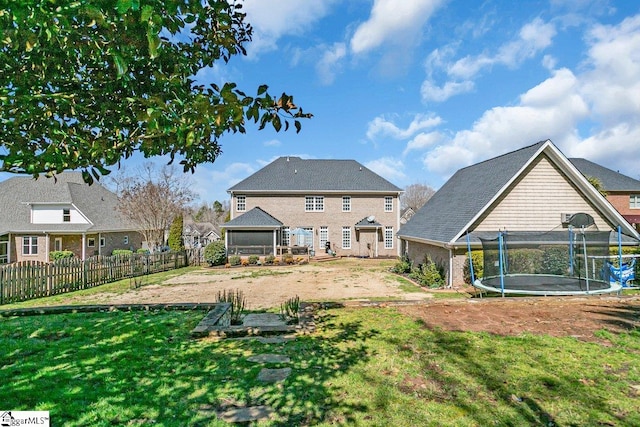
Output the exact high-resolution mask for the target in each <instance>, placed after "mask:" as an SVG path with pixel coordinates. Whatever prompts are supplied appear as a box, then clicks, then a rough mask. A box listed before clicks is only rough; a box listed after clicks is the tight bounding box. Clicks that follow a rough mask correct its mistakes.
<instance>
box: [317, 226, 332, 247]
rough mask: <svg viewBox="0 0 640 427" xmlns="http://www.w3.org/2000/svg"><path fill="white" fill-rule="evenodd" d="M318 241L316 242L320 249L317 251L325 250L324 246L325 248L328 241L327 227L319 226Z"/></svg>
mask: <svg viewBox="0 0 640 427" xmlns="http://www.w3.org/2000/svg"><path fill="white" fill-rule="evenodd" d="M319 239H320V240H319V241H318V244H319V245H320V247H319V248H318V249H320V250H322V249H324V248H325V246H327V242H328V241H329V227H327V226H326V225H322V226H320V237H319Z"/></svg>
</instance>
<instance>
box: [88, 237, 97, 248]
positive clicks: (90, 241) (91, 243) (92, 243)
mask: <svg viewBox="0 0 640 427" xmlns="http://www.w3.org/2000/svg"><path fill="white" fill-rule="evenodd" d="M87 247H88V248H95V247H96V239H95V237H88V238H87Z"/></svg>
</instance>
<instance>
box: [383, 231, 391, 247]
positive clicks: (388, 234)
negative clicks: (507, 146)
mask: <svg viewBox="0 0 640 427" xmlns="http://www.w3.org/2000/svg"><path fill="white" fill-rule="evenodd" d="M384 248H385V249H393V227H385V228H384Z"/></svg>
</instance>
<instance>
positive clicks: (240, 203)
mask: <svg viewBox="0 0 640 427" xmlns="http://www.w3.org/2000/svg"><path fill="white" fill-rule="evenodd" d="M246 210H247V196H236V211H238V212H244V211H246Z"/></svg>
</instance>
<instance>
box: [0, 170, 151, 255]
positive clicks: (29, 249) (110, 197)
mask: <svg viewBox="0 0 640 427" xmlns="http://www.w3.org/2000/svg"><path fill="white" fill-rule="evenodd" d="M117 202H118V199H117V196H116V195H115V194H114V193H112V192H111V191H109V190H108V189H106V188H105V187H103V186H102V185H100V184H99V183H94V184H93V185H91V186H89V185H87V184H86V183H84V181H83V180H82V174H81V173H80V172H63V173H61V174H58V175H56V178H55V179H54V178H45V177H40V178H39V179H33V178H32V177H26V176H19V177H13V178H9V179H7V180H5V181H3V182H0V264H3V263H10V262H17V261H28V260H31V261H49V253H50V252H52V251H60V250H68V251H72V252H73V253H74V254H75V256H76V257H78V258H81V259H85V258H88V257H91V256H94V255H110V254H111V252H112V251H113V250H114V249H132V250H136V249H138V248H140V247H142V235H141V234H139V233H138V232H137V231H135V228H134V227H133V226H131V225H129V224H128V223H127V221H126V220H125V219H124V218H122V216H121V215H120V214H119V213H118V211H117V210H116V206H117Z"/></svg>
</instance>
